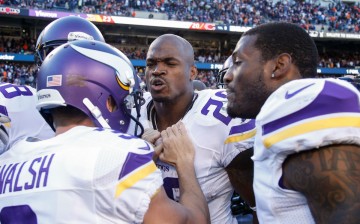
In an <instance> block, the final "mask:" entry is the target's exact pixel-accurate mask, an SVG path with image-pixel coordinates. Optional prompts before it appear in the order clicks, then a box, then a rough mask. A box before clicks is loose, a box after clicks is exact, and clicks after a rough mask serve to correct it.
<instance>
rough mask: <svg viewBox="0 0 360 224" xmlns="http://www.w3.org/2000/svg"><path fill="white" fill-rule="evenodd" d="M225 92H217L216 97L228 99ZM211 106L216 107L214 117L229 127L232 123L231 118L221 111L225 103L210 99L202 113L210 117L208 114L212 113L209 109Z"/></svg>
mask: <svg viewBox="0 0 360 224" xmlns="http://www.w3.org/2000/svg"><path fill="white" fill-rule="evenodd" d="M223 92H224V91H222V92H217V93H216V94H215V95H216V96H218V97H220V98H226V95H225V94H224V93H223ZM211 106H215V109H214V112H213V116H214V117H215V118H216V119H218V120H219V121H221V122H222V123H224V124H225V125H228V124H229V123H230V121H231V117H229V116H228V115H223V114H221V113H220V110H221V109H222V108H223V107H224V102H222V101H219V100H215V99H213V98H210V99H209V100H208V102H207V103H206V104H205V106H204V107H203V108H202V110H201V113H202V114H204V115H208V113H209V112H210V110H209V107H211Z"/></svg>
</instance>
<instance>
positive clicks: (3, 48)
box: [0, 37, 360, 68]
mask: <svg viewBox="0 0 360 224" xmlns="http://www.w3.org/2000/svg"><path fill="white" fill-rule="evenodd" d="M110 44H112V45H115V46H117V47H118V48H119V50H121V51H122V52H123V53H124V54H125V55H126V56H127V57H128V58H129V59H140V60H144V59H145V58H146V53H147V51H146V46H143V47H136V46H135V47H131V46H129V45H126V46H125V45H121V44H120V45H119V44H118V43H110ZM135 45H136V44H135ZM137 46H139V45H137ZM333 50H334V49H333ZM0 52H9V53H17V54H34V52H35V40H34V39H32V38H28V37H25V38H4V37H0ZM230 54H231V52H220V51H213V50H205V49H200V50H197V51H196V52H195V60H196V61H197V62H201V63H221V64H222V63H223V62H224V61H225V60H226V59H227V57H228V56H229V55H230ZM319 57H320V59H319V65H318V66H319V67H321V68H355V67H359V66H360V55H359V52H352V53H350V52H342V53H334V52H333V53H331V56H329V55H327V54H321V53H320V56H319Z"/></svg>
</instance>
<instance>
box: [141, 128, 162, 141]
mask: <svg viewBox="0 0 360 224" xmlns="http://www.w3.org/2000/svg"><path fill="white" fill-rule="evenodd" d="M160 136H161V134H160V132H159V131H158V130H154V129H152V128H146V129H145V130H144V134H143V135H142V136H141V138H142V139H144V140H145V141H147V142H150V143H151V144H153V145H156V144H155V142H156V141H157V140H158V139H159V138H160Z"/></svg>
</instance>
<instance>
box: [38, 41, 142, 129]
mask: <svg viewBox="0 0 360 224" xmlns="http://www.w3.org/2000/svg"><path fill="white" fill-rule="evenodd" d="M37 88H38V99H39V100H38V104H37V107H38V108H39V109H41V110H42V112H46V109H51V108H55V107H61V106H67V105H69V106H72V107H74V108H77V109H79V110H81V111H82V112H83V113H84V114H86V115H87V116H88V117H89V118H90V119H91V120H92V121H93V122H94V124H95V125H96V126H98V127H105V128H108V127H110V128H112V129H115V130H118V131H121V132H126V131H127V129H128V126H129V122H130V119H131V118H130V111H131V108H133V106H134V104H133V103H134V102H136V101H137V100H138V99H137V97H138V96H139V95H138V94H140V93H141V91H140V90H139V86H138V81H137V78H136V74H135V70H134V68H133V66H132V64H131V63H130V61H129V59H128V58H127V57H126V56H125V55H124V54H122V53H121V52H120V51H119V50H117V49H115V48H114V47H112V46H110V45H108V44H106V43H102V42H100V41H89V40H77V41H72V42H69V43H67V44H64V45H61V46H60V47H58V48H57V49H55V50H54V51H52V52H51V53H50V55H49V56H48V57H46V59H45V61H44V62H43V64H42V65H41V67H40V69H39V73H38V80H37ZM140 97H141V96H140ZM137 106H138V107H139V106H140V105H137Z"/></svg>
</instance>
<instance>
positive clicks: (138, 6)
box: [0, 0, 360, 88]
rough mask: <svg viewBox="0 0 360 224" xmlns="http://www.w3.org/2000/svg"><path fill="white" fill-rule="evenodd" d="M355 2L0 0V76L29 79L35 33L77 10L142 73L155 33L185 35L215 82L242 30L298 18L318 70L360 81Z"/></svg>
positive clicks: (204, 74)
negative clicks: (307, 35)
mask: <svg viewBox="0 0 360 224" xmlns="http://www.w3.org/2000/svg"><path fill="white" fill-rule="evenodd" d="M359 8H360V7H359V1H356V0H353V1H351V0H350V1H339V0H336V1H328V0H323V1H317V0H307V1H294V0H289V1H265V0H253V1H247V0H235V1H221V0H218V1H216V0H214V1H209V0H208V1H204V0H203V1H190V0H188V1H187V0H177V1H174V0H173V1H171V0H161V1H155V0H137V1H131V0H0V65H1V67H0V69H1V74H0V75H1V77H2V80H3V81H8V82H15V83H19V84H24V83H25V82H26V83H30V84H33V83H34V75H35V70H36V67H35V66H32V65H33V60H34V58H33V53H34V48H35V43H36V38H37V36H38V35H39V34H40V32H41V30H42V29H43V28H44V27H45V26H46V25H47V24H49V23H50V22H51V21H52V20H54V19H56V18H60V17H63V16H69V15H75V16H81V17H83V18H86V19H88V20H90V21H92V22H93V23H94V24H96V25H97V26H98V27H99V29H100V30H101V32H102V33H103V35H104V37H105V40H106V42H107V43H110V44H112V45H114V46H115V47H117V48H119V49H120V50H122V51H123V52H124V53H125V54H126V55H127V56H128V57H129V58H130V59H131V61H132V63H133V65H134V66H135V68H136V70H137V72H138V74H139V75H140V77H143V72H144V66H145V61H144V59H145V56H146V49H147V47H148V46H149V44H150V43H151V42H152V41H153V40H154V39H155V38H156V37H157V36H159V35H161V34H164V33H174V34H177V35H180V36H182V37H184V38H186V39H187V40H189V41H190V43H192V45H193V46H194V49H195V53H196V61H197V67H198V69H199V75H198V79H199V80H201V81H203V82H204V83H205V84H206V85H207V86H208V87H210V88H215V78H214V74H215V73H216V72H217V71H218V69H219V68H221V65H222V63H223V62H224V61H225V59H226V58H227V56H228V55H230V54H231V52H232V50H233V49H234V47H235V45H236V43H237V41H238V40H239V38H240V37H241V34H242V33H243V32H244V31H246V30H248V29H250V28H251V27H252V26H255V25H257V24H260V23H264V22H268V21H284V20H285V21H290V22H298V23H299V24H300V25H301V26H303V27H304V29H306V30H308V32H309V33H310V35H311V36H312V37H313V38H314V40H315V42H316V44H317V46H318V49H319V54H320V61H319V67H318V74H319V76H320V77H329V76H336V77H345V79H348V80H349V81H351V82H353V83H354V85H358V87H359V86H360V84H359V83H358V82H359V79H358V76H359V74H360V53H359V52H360V47H359V42H360V33H359V26H360V9H359ZM180 20H181V21H180ZM191 20H192V21H191ZM289 41H291V40H289Z"/></svg>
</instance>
